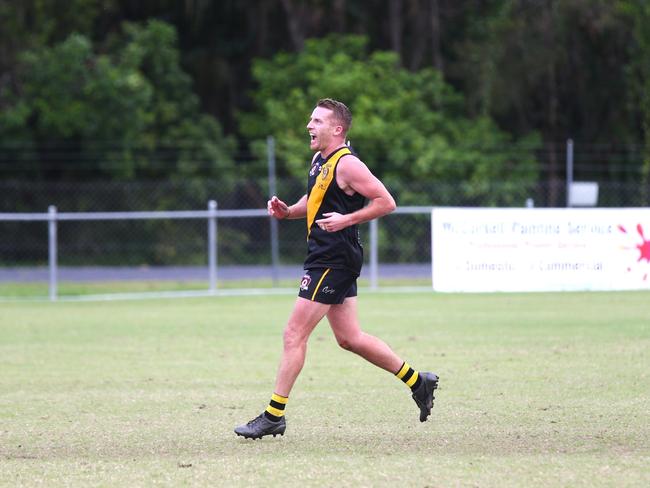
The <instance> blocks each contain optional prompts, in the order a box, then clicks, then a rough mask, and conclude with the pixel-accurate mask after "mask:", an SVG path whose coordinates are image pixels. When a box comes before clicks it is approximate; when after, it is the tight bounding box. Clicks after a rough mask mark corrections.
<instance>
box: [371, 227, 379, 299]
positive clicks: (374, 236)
mask: <svg viewBox="0 0 650 488" xmlns="http://www.w3.org/2000/svg"><path fill="white" fill-rule="evenodd" d="M377 227H378V221H377V219H373V220H371V221H370V288H371V289H373V290H376V289H377V276H378V268H379V258H378V251H377V249H378V245H377V241H378V240H379V232H378V230H377Z"/></svg>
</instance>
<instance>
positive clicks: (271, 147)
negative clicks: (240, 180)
mask: <svg viewBox="0 0 650 488" xmlns="http://www.w3.org/2000/svg"><path fill="white" fill-rule="evenodd" d="M266 147H267V155H268V163H269V164H268V166H269V198H271V197H272V196H274V195H276V194H277V191H278V189H277V181H276V177H275V139H274V138H273V136H268V137H267V138H266ZM269 221H270V225H271V279H272V280H273V286H277V284H278V275H279V272H278V267H279V264H280V250H279V249H280V246H279V242H278V241H279V239H278V220H277V219H275V218H270V219H269Z"/></svg>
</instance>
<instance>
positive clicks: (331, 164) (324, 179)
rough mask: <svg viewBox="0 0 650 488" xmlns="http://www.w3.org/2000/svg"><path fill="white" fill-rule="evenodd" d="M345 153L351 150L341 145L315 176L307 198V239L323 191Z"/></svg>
mask: <svg viewBox="0 0 650 488" xmlns="http://www.w3.org/2000/svg"><path fill="white" fill-rule="evenodd" d="M346 154H352V151H350V149H349V148H347V147H342V148H341V149H338V150H337V151H335V152H334V154H332V155H331V156H330V157H329V158H328V159H327V162H326V163H325V164H324V165H323V166H322V167H321V169H320V174H319V175H318V176H317V177H316V183H314V187H313V188H312V189H311V193H309V199H308V200H307V239H309V234H310V233H311V226H312V224H313V223H314V219H315V218H316V214H317V213H318V209H320V206H321V203H323V198H324V197H325V192H326V191H327V189H328V188H329V186H330V183H332V181H333V180H334V168H336V165H337V164H338V162H339V159H341V157H342V156H345V155H346Z"/></svg>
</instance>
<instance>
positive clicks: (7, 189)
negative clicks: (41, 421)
mask: <svg viewBox="0 0 650 488" xmlns="http://www.w3.org/2000/svg"><path fill="white" fill-rule="evenodd" d="M578 147H579V149H580V150H577V151H576V152H575V154H574V153H573V145H572V144H570V145H566V146H564V145H560V144H558V145H550V146H546V147H544V148H543V149H542V150H540V154H539V155H538V158H537V159H538V161H539V167H540V174H539V177H538V178H537V180H536V182H535V183H531V182H529V181H528V182H526V183H516V182H513V181H489V180H482V181H473V182H470V181H460V182H455V183H448V182H442V181H427V180H419V181H405V180H403V179H398V178H391V177H386V178H384V182H385V183H386V186H387V187H388V188H389V190H390V191H391V193H392V194H393V195H394V196H395V198H396V200H397V203H398V205H399V207H402V208H403V207H408V206H422V207H431V206H470V207H474V206H477V207H480V206H501V207H523V206H531V205H532V206H535V207H549V206H556V207H564V206H566V204H567V188H568V186H567V180H569V173H568V172H566V173H565V172H564V166H565V163H566V167H567V168H568V167H569V164H568V163H569V161H570V162H571V178H573V179H574V180H575V181H591V182H595V183H596V185H597V190H598V194H597V199H596V201H595V202H593V204H594V205H596V206H600V207H640V206H645V205H647V204H648V198H649V197H650V188H648V185H647V181H646V180H647V178H644V177H643V175H642V168H643V167H644V165H643V164H642V163H641V162H640V161H643V154H644V148H643V147H642V146H625V147H616V146H596V145H591V146H578ZM569 148H571V151H570V152H569V150H568V149H569ZM0 152H1V151H0ZM9 156H11V154H9ZM9 156H7V157H3V158H1V159H2V162H3V165H1V167H0V170H2V172H1V173H0V178H1V179H0V296H7V295H11V296H17V295H24V296H36V295H39V296H46V295H47V280H48V269H47V266H48V252H49V249H48V226H47V222H46V221H7V220H6V219H2V214H3V213H4V214H7V213H33V212H40V213H46V212H47V209H48V207H50V206H51V205H53V206H56V208H57V211H58V212H121V211H122V212H133V211H184V210H205V209H206V208H207V207H206V205H207V202H208V201H209V200H215V201H217V202H218V208H219V209H220V210H233V209H262V210H263V209H265V207H266V201H267V199H268V196H269V193H270V191H269V187H270V186H271V185H270V184H269V181H268V179H267V178H266V177H264V178H251V177H241V178H234V177H232V176H228V177H226V176H224V177H223V178H221V177H210V178H207V177H202V178H191V179H190V178H184V179H178V180H176V179H171V180H146V181H106V180H104V181H89V180H91V179H92V176H91V172H89V171H87V168H86V166H87V165H86V166H83V168H85V169H84V171H83V174H78V173H75V172H74V171H72V169H73V168H74V167H75V166H74V165H73V164H72V163H70V164H68V166H66V168H67V172H66V173H65V174H67V175H68V176H67V177H66V178H67V180H65V179H64V180H63V181H52V179H51V178H50V179H48V178H45V177H43V175H40V176H37V175H35V177H34V179H33V180H34V181H32V179H30V178H29V177H28V176H26V174H24V171H27V169H28V168H27V169H25V168H23V170H24V171H23V170H20V169H18V167H16V166H15V164H13V163H11V161H13V160H14V159H15V158H14V159H12V158H11V157H9ZM5 163H6V164H5ZM10 163H11V164H10ZM21 164H22V163H21ZM57 164H58V163H57ZM247 164H248V165H250V161H249V162H248V163H247ZM7 168H14V169H11V171H9V170H8V169H7ZM21 171H23V172H21ZM70 180H83V181H70ZM304 191H305V181H304V179H291V178H284V179H279V180H278V181H277V193H278V195H279V196H280V197H281V198H283V199H284V200H286V201H287V202H294V201H296V200H298V199H299V198H300V197H301V196H302V195H303V194H304ZM58 224H59V225H58V229H57V230H58V235H57V246H58V247H57V251H58V255H57V258H58V260H57V261H58V265H59V266H60V268H59V271H60V273H59V279H60V281H61V284H62V286H61V288H60V292H61V293H62V294H78V293H87V292H88V291H89V290H90V291H91V292H92V291H97V292H100V291H104V290H110V291H115V290H127V291H131V290H135V291H138V290H150V289H157V288H161V289H187V288H205V287H206V284H207V280H208V273H207V270H206V266H207V252H206V248H207V245H208V244H207V242H208V241H207V236H206V221H205V220H204V219H145V220H70V221H62V222H59V223H58ZM376 230H377V240H376V244H377V252H376V254H375V256H376V259H377V261H378V263H379V267H378V270H379V271H378V273H379V276H378V279H379V283H380V285H381V284H391V285H394V284H407V285H413V284H419V285H427V284H428V283H429V281H430V272H431V269H430V262H431V230H430V217H429V215H428V214H427V213H426V212H424V213H418V212H416V213H395V214H392V215H389V216H386V217H384V218H383V219H381V220H380V222H379V224H378V226H377V228H376ZM361 234H362V239H363V241H364V243H365V244H368V243H369V234H370V230H369V225H368V224H365V225H362V226H361ZM273 242H276V243H277V249H278V252H277V256H278V257H277V259H274V255H273V252H272V249H273V246H272V243H273ZM305 250H306V245H305V228H304V222H302V221H285V222H280V223H279V225H278V236H277V240H276V241H274V238H273V232H272V229H271V225H270V224H269V219H268V218H267V217H266V216H263V215H261V216H255V217H246V218H224V219H221V218H220V219H219V239H218V270H219V285H220V286H221V287H227V286H237V287H250V286H270V285H276V286H284V285H287V286H294V284H295V280H296V279H298V278H299V274H300V270H301V263H302V260H303V259H304V254H305ZM369 259H370V253H369V252H368V249H366V260H369ZM367 268H368V267H367V266H366V269H367ZM366 277H367V272H366V274H365V275H364V276H362V278H364V279H365V278H366Z"/></svg>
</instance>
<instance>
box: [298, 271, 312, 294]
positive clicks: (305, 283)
mask: <svg viewBox="0 0 650 488" xmlns="http://www.w3.org/2000/svg"><path fill="white" fill-rule="evenodd" d="M309 283H311V276H309V275H308V274H306V275H304V276H303V277H302V280H301V281H300V291H307V290H308V289H309Z"/></svg>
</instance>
